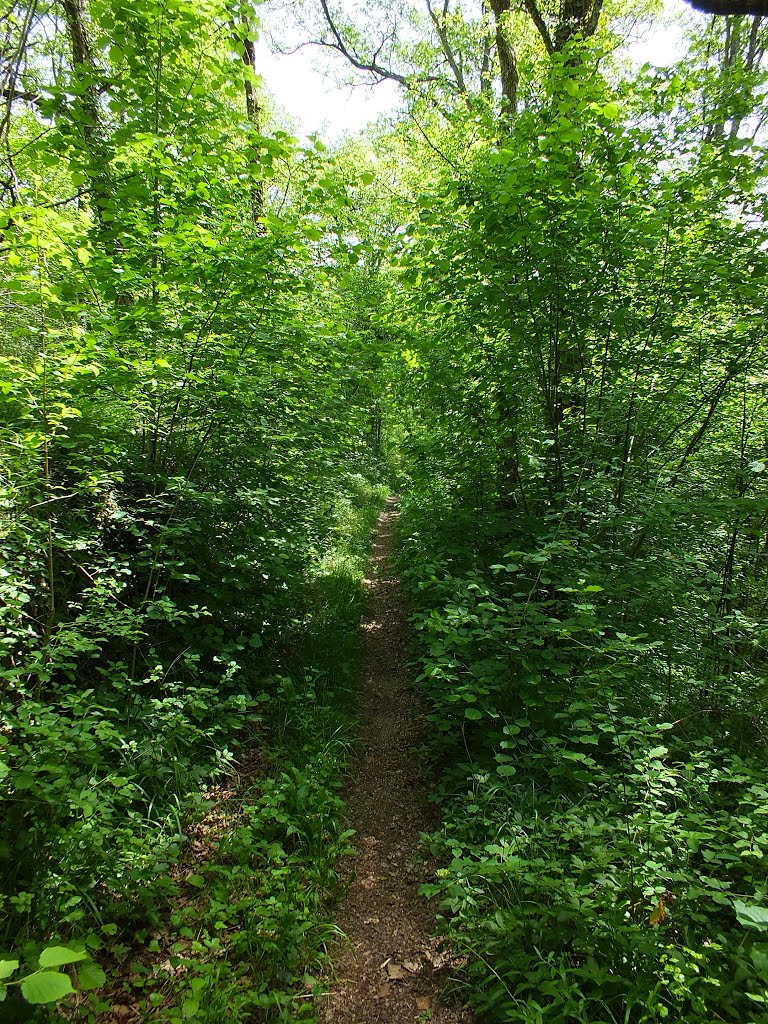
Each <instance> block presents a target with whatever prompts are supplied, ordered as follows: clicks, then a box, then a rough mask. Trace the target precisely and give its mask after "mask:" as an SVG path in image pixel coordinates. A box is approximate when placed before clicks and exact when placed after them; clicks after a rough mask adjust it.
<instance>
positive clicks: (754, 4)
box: [688, 0, 768, 18]
mask: <svg viewBox="0 0 768 1024" xmlns="http://www.w3.org/2000/svg"><path fill="white" fill-rule="evenodd" d="M688 3H689V4H690V5H691V7H695V8H696V10H697V11H703V12H704V14H722V15H723V16H724V17H726V18H727V17H736V16H737V15H740V14H754V15H756V16H758V17H765V15H768V0H688Z"/></svg>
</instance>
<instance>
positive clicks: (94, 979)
mask: <svg viewBox="0 0 768 1024" xmlns="http://www.w3.org/2000/svg"><path fill="white" fill-rule="evenodd" d="M77 980H78V982H79V983H80V988H81V989H82V990H83V991H84V992H87V991H88V990H89V989H92V988H101V987H102V985H106V983H107V976H106V974H105V973H104V971H102V969H101V968H100V967H99V965H98V964H83V966H82V967H78V969H77Z"/></svg>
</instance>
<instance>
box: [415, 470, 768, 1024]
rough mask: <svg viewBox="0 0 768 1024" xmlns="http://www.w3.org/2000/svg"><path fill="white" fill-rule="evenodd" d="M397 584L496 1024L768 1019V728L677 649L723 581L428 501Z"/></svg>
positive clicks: (445, 852) (480, 985)
mask: <svg viewBox="0 0 768 1024" xmlns="http://www.w3.org/2000/svg"><path fill="white" fill-rule="evenodd" d="M400 562H401V568H402V572H403V576H404V580H405V584H406V587H407V590H408V592H409V595H410V600H411V602H412V609H413V616H412V617H413V622H414V624H415V627H416V632H417V643H418V656H419V663H420V666H421V676H420V681H421V685H422V687H423V688H424V691H425V693H426V694H427V696H428V698H429V701H430V706H431V713H430V715H429V717H430V719H431V722H432V737H433V739H432V750H433V755H434V757H435V760H436V762H437V763H438V764H439V766H440V768H441V779H442V781H441V785H440V787H439V789H438V792H437V794H436V798H437V799H438V800H439V801H440V803H441V807H442V816H443V825H442V827H441V829H440V830H439V831H438V832H436V833H435V834H434V835H432V836H431V837H429V843H430V846H431V848H432V851H433V852H434V853H435V854H436V855H437V856H438V857H439V858H441V860H442V863H443V867H442V869H441V870H440V872H439V873H438V874H439V877H438V880H437V882H436V883H434V884H430V885H428V886H425V887H424V892H425V893H426V894H427V895H428V896H429V897H431V898H433V899H434V900H435V901H437V903H438V904H439V908H440V915H441V917H440V921H441V924H442V928H443V930H444V931H445V932H446V933H447V935H448V936H449V937H450V941H451V943H452V946H453V948H454V950H455V951H456V953H457V954H459V955H460V956H462V957H465V958H466V966H465V968H464V969H463V970H462V971H461V974H460V977H459V978H458V981H457V983H458V985H459V988H460V990H461V993H462V996H463V997H464V998H465V999H467V1000H468V1001H469V1002H470V1003H471V1004H472V1005H473V1006H474V1007H475V1008H476V1009H477V1010H478V1011H479V1012H480V1014H481V1017H482V1019H483V1020H488V1021H498V1022H513V1021H519V1022H525V1024H545V1022H546V1024H555V1022H557V1024H566V1022H567V1024H571V1022H583V1024H651V1022H653V1024H659V1022H661V1021H676V1022H686V1024H711V1022H712V1021H716V1020H718V1021H720V1020H722V1021H732V1022H734V1024H737V1022H738V1024H745V1022H748V1021H750V1022H764V1021H766V1020H768V1016H767V1015H766V1013H765V1003H766V993H767V989H766V986H767V984H768V906H766V904H767V903H768V900H767V899H766V891H767V889H768V880H767V876H766V862H767V861H766V858H767V855H768V786H766V774H765V767H766V751H765V743H764V734H763V727H762V720H763V714H764V706H763V704H759V703H756V702H755V701H754V700H753V702H752V704H751V707H749V708H747V707H745V698H744V693H743V692H742V691H741V689H740V687H739V686H738V680H734V679H730V680H726V679H725V678H721V679H720V680H718V682H719V685H718V686H712V685H710V686H707V685H704V684H703V683H702V682H701V680H702V678H706V677H705V676H703V674H702V672H701V667H700V666H701V664H702V661H703V659H704V655H702V652H701V651H700V650H699V649H698V648H697V647H696V645H695V644H693V643H691V642H690V641H688V640H686V636H685V633H684V631H683V629H682V628H680V629H679V630H678V631H677V632H676V633H675V635H674V641H673V643H672V644H670V638H669V627H668V623H669V622H670V621H671V620H672V619H673V613H672V609H671V608H670V607H665V600H666V601H667V603H669V602H671V601H672V600H673V597H672V596H671V595H673V594H674V593H675V592H677V593H679V591H680V586H681V585H682V586H686V585H688V586H690V587H691V588H693V587H694V585H695V584H696V581H698V586H699V589H701V588H702V587H703V586H705V585H706V577H703V580H704V582H702V577H701V576H700V575H699V576H696V577H694V575H693V573H691V575H690V577H689V578H688V579H686V580H681V574H682V570H681V567H680V563H679V562H674V563H672V562H671V563H670V564H669V566H668V568H667V570H666V572H667V574H668V576H667V578H665V577H664V576H663V575H662V572H663V570H662V568H661V567H660V565H659V563H658V561H657V560H655V559H649V560H648V561H647V562H643V560H642V559H635V560H634V561H633V562H632V564H631V566H630V565H629V564H628V560H624V561H623V560H622V556H621V554H620V552H616V551H615V550H613V551H612V550H611V549H610V548H609V547H608V546H607V545H606V546H601V545H600V543H599V542H598V541H596V540H595V539H590V538H588V537H587V536H586V535H585V534H583V533H580V532H579V531H578V530H577V529H575V528H574V527H572V526H569V525H568V521H567V517H566V516H563V515H560V516H557V517H554V516H553V517H552V519H551V521H548V522H547V521H545V522H544V523H541V524H539V525H538V527H536V526H535V525H534V524H531V523H529V522H526V523H522V522H519V521H518V522H516V521H515V519H514V518H513V517H511V516H510V515H509V514H508V513H504V514H503V515H498V516H494V515H491V514H488V513H486V514H485V515H484V516H482V517H480V516H476V515H475V516H473V515H472V514H471V512H467V510H462V508H461V506H460V505H458V503H454V504H452V502H451V499H450V498H449V497H448V495H447V494H445V493H443V492H441V491H440V488H439V487H435V486H433V487H432V491H431V493H430V489H429V488H428V487H426V486H424V485H422V486H421V488H418V489H416V490H414V491H413V492H412V493H411V494H410V496H408V497H407V498H406V499H405V500H404V502H403V515H402V519H401V554H400ZM673 576H674V577H675V584H676V586H673V585H672V577H673ZM628 594H629V597H628ZM698 608H699V611H700V614H701V615H702V616H705V615H709V616H710V617H712V610H711V609H708V608H707V606H706V604H705V603H704V602H702V601H700V602H699V604H698ZM687 614H688V615H689V616H690V617H691V618H692V617H693V616H694V615H695V614H696V606H695V605H694V604H693V601H692V602H691V605H689V608H688V609H687ZM716 635H717V634H716ZM695 665H698V666H699V671H697V670H696V668H695V667H694V666H695ZM697 676H698V679H697Z"/></svg>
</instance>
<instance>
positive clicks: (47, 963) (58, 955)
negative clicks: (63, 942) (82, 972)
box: [38, 946, 88, 967]
mask: <svg viewBox="0 0 768 1024" xmlns="http://www.w3.org/2000/svg"><path fill="white" fill-rule="evenodd" d="M87 959H88V954H87V953H86V952H78V951H76V950H74V949H67V947H66V946H48V948H47V949H44V950H43V952H42V953H41V954H40V959H39V960H38V963H39V964H40V966H41V967H63V966H64V964H76V963H78V961H80V960H87Z"/></svg>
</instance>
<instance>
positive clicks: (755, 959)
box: [749, 942, 768, 981]
mask: <svg viewBox="0 0 768 1024" xmlns="http://www.w3.org/2000/svg"><path fill="white" fill-rule="evenodd" d="M749 955H750V956H751V957H752V963H753V964H754V965H755V970H756V971H757V973H758V974H759V975H760V977H761V978H762V979H763V980H764V981H768V946H766V944H765V943H764V942H763V943H760V945H758V946H753V947H752V949H751V950H750V951H749Z"/></svg>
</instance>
